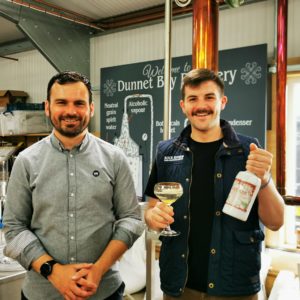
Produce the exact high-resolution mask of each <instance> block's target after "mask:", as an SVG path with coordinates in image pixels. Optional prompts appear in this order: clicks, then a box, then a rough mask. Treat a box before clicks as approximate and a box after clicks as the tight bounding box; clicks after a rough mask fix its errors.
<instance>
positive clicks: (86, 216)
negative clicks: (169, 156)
mask: <svg viewBox="0 0 300 300" xmlns="http://www.w3.org/2000/svg"><path fill="white" fill-rule="evenodd" d="M4 224H5V238H6V241H7V246H6V248H5V255H7V256H9V257H11V258H14V259H16V260H18V261H19V263H20V264H21V265H22V266H23V267H24V268H26V269H29V268H30V265H31V262H32V261H34V260H35V259H37V258H38V257H40V256H41V255H43V254H45V253H48V254H49V255H51V256H52V257H54V259H56V260H57V261H59V262H60V263H62V264H70V263H81V262H92V263H93V262H95V261H96V260H97V259H98V258H99V257H100V256H101V254H102V252H103V251H104V249H105V247H106V246H107V244H108V243H109V241H110V240H112V239H114V240H121V241H123V242H125V243H126V244H127V245H128V247H130V246H131V245H132V244H133V243H134V241H135V240H136V239H137V238H138V236H139V235H140V234H141V233H142V230H143V225H142V222H141V219H140V211H139V207H138V202H137V198H136V195H135V189H134V183H133V180H132V176H131V173H130V169H129V166H128V163H127V160H126V157H125V155H124V154H123V152H122V150H120V149H119V148H117V147H115V146H113V145H111V144H109V143H106V142H105V141H103V140H101V139H99V138H96V137H95V136H93V135H92V134H90V133H88V134H87V135H86V136H85V138H84V140H83V142H82V143H81V145H79V146H78V147H76V148H74V149H73V150H71V151H68V150H65V149H64V148H63V147H62V145H61V144H60V143H59V141H58V140H57V139H56V138H55V136H54V134H51V135H50V136H49V137H46V138H44V139H43V140H41V141H39V142H37V143H36V144H34V145H32V146H31V147H29V148H27V149H25V150H24V151H23V152H21V153H20V154H19V155H18V157H17V159H16V161H15V163H14V166H13V169H12V173H11V176H10V180H9V184H8V192H7V201H6V206H5V213H4ZM120 284H121V278H120V277H119V274H118V271H117V270H116V268H115V267H112V268H111V269H110V270H109V271H108V272H107V273H106V274H105V275H104V277H103V279H102V281H101V283H100V287H99V289H98V292H97V295H95V296H94V297H92V298H90V299H103V298H106V297H107V296H109V295H110V294H111V293H112V292H113V291H114V290H116V288H117V287H118V286H119V285H120ZM23 290H24V293H25V295H26V296H27V297H28V298H29V299H31V300H35V299H41V298H43V299H62V297H61V296H60V294H59V293H58V291H57V290H56V289H55V288H54V287H53V286H52V285H51V283H50V282H49V281H48V280H46V279H45V278H43V277H42V276H41V275H40V274H38V273H36V272H35V271H33V270H30V271H28V272H27V274H26V279H25V284H24V287H23Z"/></svg>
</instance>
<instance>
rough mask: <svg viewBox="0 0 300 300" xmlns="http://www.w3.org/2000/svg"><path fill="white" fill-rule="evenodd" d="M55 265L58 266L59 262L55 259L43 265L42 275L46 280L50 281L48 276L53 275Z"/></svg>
mask: <svg viewBox="0 0 300 300" xmlns="http://www.w3.org/2000/svg"><path fill="white" fill-rule="evenodd" d="M55 264H57V261H56V260H54V259H52V260H49V261H46V262H45V263H43V264H42V265H41V268H40V273H41V275H43V276H44V277H45V278H46V279H48V276H49V275H50V274H51V273H52V269H53V265H55Z"/></svg>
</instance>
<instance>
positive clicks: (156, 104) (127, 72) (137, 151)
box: [100, 44, 267, 197]
mask: <svg viewBox="0 0 300 300" xmlns="http://www.w3.org/2000/svg"><path fill="white" fill-rule="evenodd" d="M191 60H192V57H191V56H182V57H176V58H173V59H172V70H171V82H170V84H171V91H172V93H171V98H172V99H171V136H177V135H179V134H180V132H181V130H182V129H183V128H184V127H185V126H186V125H187V119H186V118H185V116H184V115H183V113H182V111H181V108H180V106H179V101H180V99H181V95H180V85H181V80H182V78H183V76H184V75H185V73H187V72H188V71H190V70H191V69H192V65H191ZM100 75H101V76H100V78H101V82H100V87H101V88H100V89H101V116H100V117H101V120H100V124H101V128H100V130H101V138H102V139H104V140H106V141H108V142H110V143H112V144H115V145H117V146H119V147H120V148H122V149H123V150H124V152H125V153H126V156H127V157H128V159H129V163H130V165H131V168H132V174H133V177H134V180H135V184H136V190H137V194H138V196H140V197H142V194H143V190H144V188H145V185H146V183H147V179H148V176H149V172H150V170H151V165H152V163H153V160H154V158H155V148H156V145H157V143H158V141H160V140H162V138H163V106H164V104H163V97H164V60H155V61H148V62H142V63H135V64H128V65H122V66H115V67H108V68H102V69H101V74H100ZM219 76H220V77H221V78H222V79H223V81H224V84H225V95H226V96H227V97H228V103H227V105H226V107H225V109H224V110H223V111H222V113H221V118H223V119H226V120H227V121H229V122H230V123H231V124H232V125H233V127H234V128H235V130H236V131H237V132H239V133H242V134H245V135H249V136H253V137H257V138H258V140H259V142H260V143H261V145H262V146H263V147H264V146H265V135H266V101H267V97H266V90H267V45H266V44H262V45H256V46H250V47H243V48H237V49H230V50H222V51H220V52H219Z"/></svg>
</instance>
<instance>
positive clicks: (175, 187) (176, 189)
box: [154, 182, 183, 237]
mask: <svg viewBox="0 0 300 300" xmlns="http://www.w3.org/2000/svg"><path fill="white" fill-rule="evenodd" d="M154 194H155V195H156V197H157V198H158V199H159V200H160V201H162V202H164V203H165V204H167V205H172V204H173V203H174V202H175V201H176V200H177V199H178V198H180V197H181V196H182V194H183V189H182V186H181V184H180V183H179V182H159V183H157V184H156V185H155V186H154ZM179 234H180V232H177V231H175V230H172V229H171V228H170V225H168V226H167V227H166V228H165V229H164V230H163V231H162V232H161V233H160V235H162V236H167V237H168V236H177V235H179Z"/></svg>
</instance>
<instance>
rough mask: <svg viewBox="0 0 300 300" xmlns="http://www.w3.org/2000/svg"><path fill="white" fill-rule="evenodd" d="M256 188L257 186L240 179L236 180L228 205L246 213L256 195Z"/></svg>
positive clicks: (227, 201)
mask: <svg viewBox="0 0 300 300" xmlns="http://www.w3.org/2000/svg"><path fill="white" fill-rule="evenodd" d="M255 188H256V185H255V184H253V183H251V182H249V181H244V180H242V179H240V178H235V181H234V183H233V186H232V188H231V191H230V193H229V196H228V198H227V200H226V204H228V205H230V206H233V207H235V208H236V209H239V210H241V211H244V212H246V211H247V209H248V206H249V204H250V202H251V199H252V197H253V195H254V192H255Z"/></svg>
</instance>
